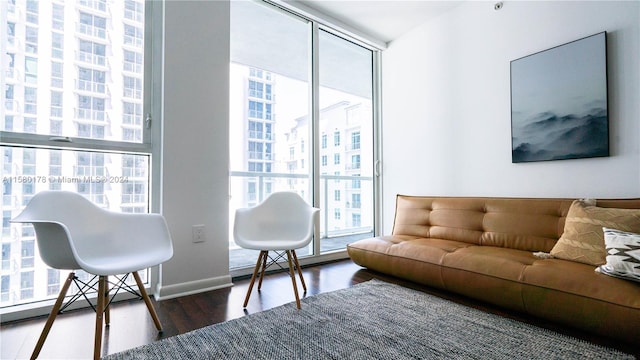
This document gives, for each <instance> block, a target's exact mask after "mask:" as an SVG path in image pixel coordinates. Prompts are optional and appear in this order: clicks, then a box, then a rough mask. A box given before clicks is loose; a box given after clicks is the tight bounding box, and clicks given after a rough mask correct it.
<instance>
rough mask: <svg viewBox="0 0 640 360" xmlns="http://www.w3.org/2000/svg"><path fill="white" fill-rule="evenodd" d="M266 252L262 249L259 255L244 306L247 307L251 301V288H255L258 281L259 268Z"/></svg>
mask: <svg viewBox="0 0 640 360" xmlns="http://www.w3.org/2000/svg"><path fill="white" fill-rule="evenodd" d="M264 253H266V251H260V255H258V261H256V267H255V269H253V275H251V282H250V283H249V289H248V290H247V296H246V297H245V298H244V304H243V305H242V307H243V308H246V307H247V304H248V303H249V297H250V296H251V290H253V283H254V282H255V281H256V276H258V270H260V265H261V262H262V258H263V257H264Z"/></svg>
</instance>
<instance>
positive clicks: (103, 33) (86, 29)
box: [77, 24, 107, 39]
mask: <svg viewBox="0 0 640 360" xmlns="http://www.w3.org/2000/svg"><path fill="white" fill-rule="evenodd" d="M77 29H78V32H79V33H81V34H85V35H89V36H92V37H96V38H99V39H106V38H107V30H106V29H103V28H99V27H95V26H93V25H88V24H78V28H77Z"/></svg>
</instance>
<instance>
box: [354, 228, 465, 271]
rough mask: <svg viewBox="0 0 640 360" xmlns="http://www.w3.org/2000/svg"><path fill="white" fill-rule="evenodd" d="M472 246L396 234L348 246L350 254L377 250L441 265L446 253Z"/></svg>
mask: <svg viewBox="0 0 640 360" xmlns="http://www.w3.org/2000/svg"><path fill="white" fill-rule="evenodd" d="M470 246H473V245H472V244H469V243H464V242H459V241H453V240H443V239H432V238H419V237H416V236H403V235H394V236H378V237H375V238H370V239H363V240H359V241H356V242H354V243H352V244H349V247H348V248H349V251H350V254H351V253H352V252H357V251H363V252H375V253H382V254H385V255H388V256H395V257H402V258H407V259H413V260H418V261H424V262H428V263H431V264H434V265H441V264H442V259H443V258H444V256H445V255H446V254H449V253H451V252H454V251H456V250H458V249H461V248H465V247H470Z"/></svg>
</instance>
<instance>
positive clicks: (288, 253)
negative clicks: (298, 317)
mask: <svg viewBox="0 0 640 360" xmlns="http://www.w3.org/2000/svg"><path fill="white" fill-rule="evenodd" d="M287 261H288V262H289V275H290V276H291V282H292V283H293V293H294V294H295V295H296V306H297V307H298V309H300V308H301V306H300V297H299V296H298V285H297V284H296V274H295V273H294V272H293V262H292V261H291V250H287Z"/></svg>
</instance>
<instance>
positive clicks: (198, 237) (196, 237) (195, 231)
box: [191, 225, 205, 243]
mask: <svg viewBox="0 0 640 360" xmlns="http://www.w3.org/2000/svg"><path fill="white" fill-rule="evenodd" d="M191 232H192V234H191V235H192V238H191V240H192V241H193V242H194V243H200V242H204V240H205V234H204V225H193V227H192V228H191Z"/></svg>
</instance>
